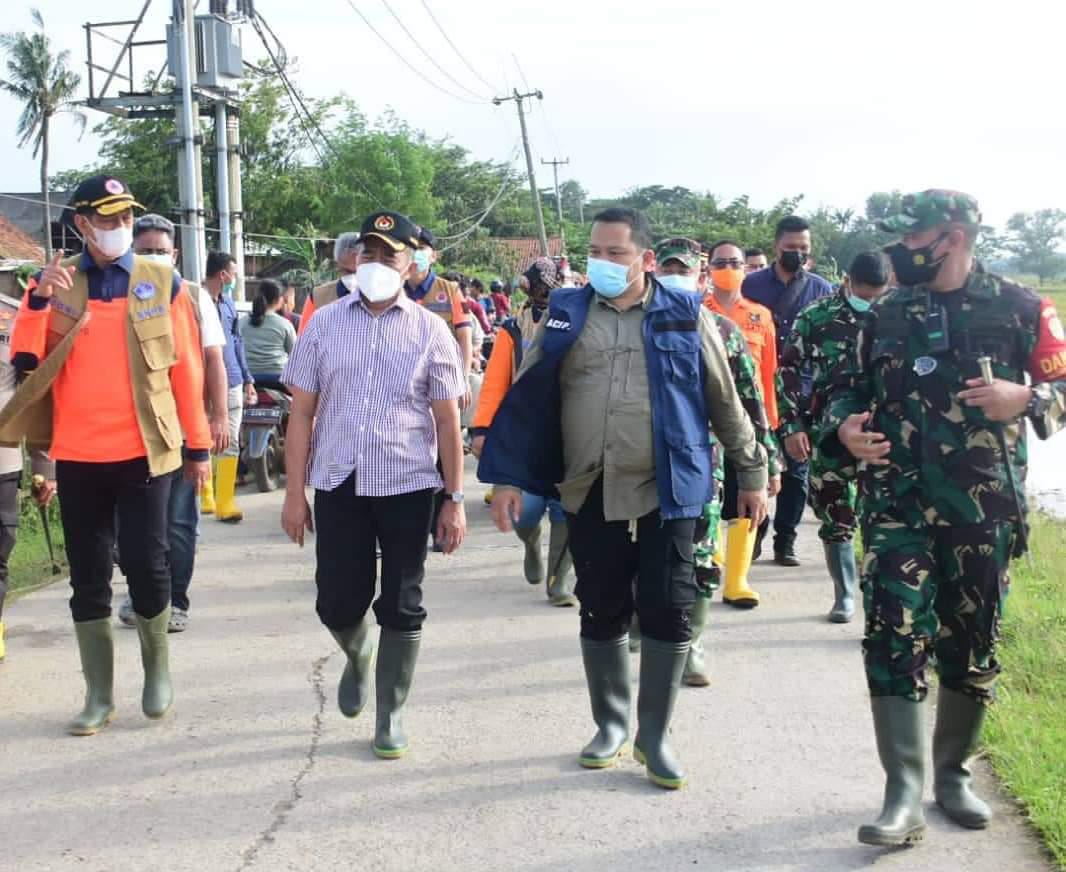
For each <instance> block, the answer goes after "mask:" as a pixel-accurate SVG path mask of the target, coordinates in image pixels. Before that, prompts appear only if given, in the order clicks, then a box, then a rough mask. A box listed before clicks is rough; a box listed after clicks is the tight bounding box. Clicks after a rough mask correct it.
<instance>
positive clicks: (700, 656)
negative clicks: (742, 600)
mask: <svg viewBox="0 0 1066 872" xmlns="http://www.w3.org/2000/svg"><path fill="white" fill-rule="evenodd" d="M710 610H711V598H710V596H709V595H708V596H703V594H697V596H696V602H694V603H693V604H692V611H691V612H689V616H688V620H689V626H690V627H692V642H691V643H689V649H688V657H687V658H686V659H685V671H684V672H683V673H682V674H681V681H682V683H684V684H686V685H688V686H689V687H707V686H708V685H709V684H710V683H711V676H710V675H709V674H708V672H707V658H706V654H707V649H706V648H705V647H704V644H703V631H704V630H705V629H706V628H707V616H708V614H709V613H710Z"/></svg>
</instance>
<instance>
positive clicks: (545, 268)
mask: <svg viewBox="0 0 1066 872" xmlns="http://www.w3.org/2000/svg"><path fill="white" fill-rule="evenodd" d="M559 281H560V279H559V272H558V269H557V268H556V265H555V263H554V261H552V259H551V258H548V257H541V258H538V259H537V260H535V261H534V262H533V264H532V265H531V266H530V267H529V269H527V270H526V271H525V273H523V275H522V280H521V285H522V290H523V291H525V293H526V302H525V303H524V304H523V305H522V307H521V309H519V310H518V312H517V314H515V316H514V317H513V318H508V319H507V320H506V321H504V322H503V324H502V325H501V327H500V330H499V332H498V333H497V334H496V344H495V346H494V347H493V349H492V357H491V358H489V365H488V367H487V368H486V370H485V379H484V382H483V383H482V385H481V397H480V399H479V401H478V404H477V411H476V412H475V414H474V424H473V426H472V427H471V428H470V433H471V436H472V437H473V440H472V443H471V450H472V451H473V452H474V454H475V455H477V456H480V455H481V447H482V446H483V445H484V444H485V435H486V434H487V433H488V431H489V427H490V426H491V425H492V419H493V418H494V417H495V415H496V410H497V409H499V407H500V403H501V402H503V397H504V395H505V394H506V393H507V391H508V390H509V389H510V387H511V384H512V383H513V382H514V379H515V375H516V374H517V373H518V369H519V367H520V366H521V365H522V355H523V353H524V352H525V350H526V348H528V347H529V343H530V341H531V340H532V338H533V332H534V330H536V328H537V325H538V324H539V323H540V321H541V319H542V318H543V317H544V315H545V314H546V313H547V311H548V298H549V296H550V295H551V292H552V291H553V290H554V289H555V288H557V287H559ZM545 513H547V514H548V517H549V520H550V525H551V534H550V536H549V540H548V567H547V571H545V567H544V559H543V557H542V555H541V521H542V520H543V518H544V514H545ZM514 529H515V533H517V534H518V538H519V539H521V540H522V542H523V543H524V544H525V546H526V556H525V576H526V581H528V582H529V583H530V584H541V583H542V582H545V581H546V583H547V592H548V600H549V602H551V604H552V605H555V606H573V605H576V603H577V600H576V599H575V597H574V582H573V578H572V574H571V572H570V570H571V568H572V563H571V559H570V552H569V549H568V547H567V543H568V539H569V537H568V535H567V529H566V518H565V516H564V514H563V507H562V505H560V503H559V501H558V500H553V499H545V498H544V497H538V496H535V495H533V494H522V516H521V517H520V518H519V519H518V520H517V522H516V523H515V525H514Z"/></svg>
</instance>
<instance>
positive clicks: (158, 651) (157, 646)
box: [137, 606, 174, 721]
mask: <svg viewBox="0 0 1066 872" xmlns="http://www.w3.org/2000/svg"><path fill="white" fill-rule="evenodd" d="M169 623H170V606H167V607H166V608H165V609H163V611H161V612H160V613H159V614H158V615H156V616H155V617H154V618H151V619H148V618H142V617H141V616H140V615H137V635H138V637H139V638H140V641H141V665H142V666H143V667H144V692H143V693H142V694H141V708H142V709H143V711H144V715H145V717H148V718H151V719H152V720H153V721H157V720H159V719H160V718H161V717H163V716H164V715H165V714H166V713H167V712H168V711H170V707H171V706H172V705H173V704H174V685H173V684H172V683H171V681H170V642H169V640H168V639H167V625H168V624H169Z"/></svg>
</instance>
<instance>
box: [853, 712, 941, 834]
mask: <svg viewBox="0 0 1066 872" xmlns="http://www.w3.org/2000/svg"><path fill="white" fill-rule="evenodd" d="M870 709H871V710H872V711H873V716H874V732H875V733H876V734H877V754H878V756H879V757H880V758H881V766H882V767H883V768H884V770H885V801H884V805H883V807H882V809H881V816H880V817H879V818H878V819H877V820H876V821H874V823H872V824H864V825H863V826H861V827H859V841H860V842H862V843H863V844H866V845H881V846H884V847H900V846H902V845H912V844H914V843H916V842H920V841H921V840H922V838H923V837H924V836H925V815H924V813H923V812H922V788H923V787H924V786H925V705H924V704H923V703H918V702H912V701H911V700H909V699H905V698H904V697H901V696H876V697H873V698H872V699H871V700H870Z"/></svg>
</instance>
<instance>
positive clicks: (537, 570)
mask: <svg viewBox="0 0 1066 872" xmlns="http://www.w3.org/2000/svg"><path fill="white" fill-rule="evenodd" d="M514 531H515V533H516V534H517V536H518V538H519V539H521V540H522V542H523V544H524V545H525V546H526V557H525V560H524V562H523V564H522V569H523V571H524V572H525V574H526V581H528V582H529V583H530V584H543V583H544V557H543V556H542V555H541V553H540V524H539V523H538V524H535V525H534V526H532V527H515V528H514Z"/></svg>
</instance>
